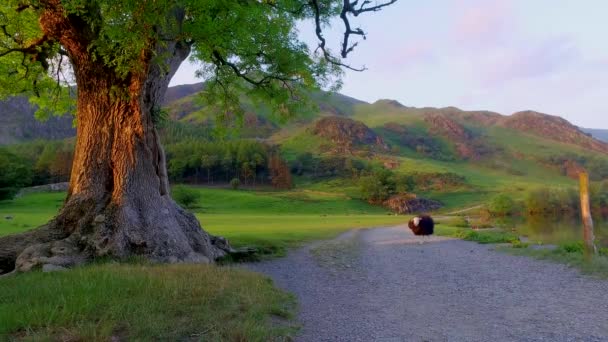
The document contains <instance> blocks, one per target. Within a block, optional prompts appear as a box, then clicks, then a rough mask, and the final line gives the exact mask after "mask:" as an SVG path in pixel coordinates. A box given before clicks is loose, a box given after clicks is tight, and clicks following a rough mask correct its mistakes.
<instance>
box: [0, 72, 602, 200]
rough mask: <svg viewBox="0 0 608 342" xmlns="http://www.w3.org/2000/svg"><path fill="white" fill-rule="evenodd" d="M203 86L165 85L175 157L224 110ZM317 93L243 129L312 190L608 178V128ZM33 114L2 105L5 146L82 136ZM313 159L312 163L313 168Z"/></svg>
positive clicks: (460, 194)
mask: <svg viewBox="0 0 608 342" xmlns="http://www.w3.org/2000/svg"><path fill="white" fill-rule="evenodd" d="M203 88H204V84H202V83H199V84H192V85H183V86H177V87H171V88H170V89H169V90H168V92H167V96H166V99H165V109H166V110H167V112H168V113H169V117H170V123H171V124H170V125H169V126H168V128H167V129H164V130H163V131H162V134H163V140H164V142H165V145H167V151H169V152H171V151H173V153H169V156H168V157H169V158H172V157H174V156H176V155H178V154H180V153H181V154H180V155H184V156H186V155H188V153H198V152H194V151H192V152H188V148H189V146H188V144H185V145H184V144H182V145H180V146H177V145H179V144H180V143H181V142H183V140H184V139H186V138H188V139H202V140H205V139H208V138H209V137H210V136H212V134H213V132H212V130H213V127H214V126H216V122H217V119H218V117H217V114H216V112H215V111H214V109H213V108H211V107H208V106H205V105H204V104H203V103H202V102H201V101H198V100H197V99H198V92H199V91H201V90H202V89H203ZM311 96H312V99H313V100H314V102H315V103H316V105H317V109H316V110H314V111H312V112H309V113H306V114H304V115H302V116H300V117H297V118H293V119H292V120H290V121H288V122H284V121H282V120H281V118H276V117H274V116H273V115H272V114H271V112H270V111H269V110H268V109H267V108H264V107H263V106H262V107H256V106H254V105H253V104H252V103H251V102H249V101H247V99H243V100H244V101H243V109H244V111H245V116H244V118H243V125H242V127H241V128H240V137H241V138H254V139H255V140H257V141H259V142H263V143H264V144H267V145H269V146H272V149H273V150H274V149H277V148H278V149H279V150H280V151H281V154H282V155H283V157H284V158H285V159H286V160H287V162H288V163H289V164H290V165H292V170H296V175H298V177H300V178H298V179H297V181H298V182H300V183H301V184H302V186H304V187H307V188H309V189H311V190H321V191H326V190H329V191H336V187H338V188H339V190H340V192H343V193H346V194H348V195H349V196H350V195H354V196H356V191H355V187H356V186H355V184H354V183H353V180H354V179H355V178H356V174H357V172H363V171H361V170H363V169H366V168H367V169H369V168H375V167H378V166H379V167H384V168H388V169H391V170H392V172H395V173H396V174H398V175H404V176H407V177H410V178H412V177H413V178H412V179H413V182H415V183H416V184H418V189H417V192H419V193H422V194H423V195H425V196H428V197H430V198H434V199H438V200H441V201H443V202H444V203H447V204H448V206H450V205H456V204H458V205H463V204H464V203H467V202H472V201H478V200H481V199H483V198H487V197H488V196H491V194H493V193H496V192H500V191H503V190H508V191H523V190H525V189H529V188H530V187H535V186H541V185H551V186H563V185H574V184H575V182H574V180H573V179H571V178H574V177H575V176H576V174H577V172H578V171H580V170H581V169H587V170H589V171H590V173H591V175H592V177H593V179H594V180H602V179H605V178H608V143H606V142H604V141H601V140H600V139H598V138H597V137H603V135H602V133H605V132H604V131H601V130H592V131H590V130H584V129H580V128H578V127H576V126H574V125H572V124H571V123H569V122H568V121H566V120H564V119H562V118H560V117H556V116H552V115H548V114H543V113H538V112H533V111H523V112H518V113H515V114H513V115H510V116H505V115H501V114H498V113H495V112H491V111H464V110H461V109H458V108H456V107H444V108H432V107H424V108H416V107H409V106H406V105H403V104H401V103H399V102H397V101H394V100H378V101H376V102H374V103H367V102H364V101H360V100H357V99H354V98H351V97H348V96H344V95H341V94H337V93H323V92H318V93H313V94H311ZM33 112H34V111H33V109H32V108H31V106H29V104H28V103H27V101H25V100H24V99H20V98H15V99H11V100H8V101H5V102H4V103H3V106H2V107H0V123H2V125H1V126H0V129H1V131H0V132H1V133H2V135H1V136H0V138H1V139H0V143H2V144H9V143H15V142H22V141H28V140H31V139H35V138H43V139H62V138H65V137H69V136H72V135H73V134H74V129H73V128H72V124H71V123H72V120H71V118H52V119H51V120H49V121H47V122H45V123H39V122H37V121H35V119H34V116H33ZM224 119H225V118H224ZM232 126H233V127H235V128H236V127H237V126H236V125H232ZM173 146H175V148H173ZM179 151H181V152H179ZM178 152H179V153H178ZM311 156H312V159H311ZM193 157H194V156H193ZM221 158H223V156H219V159H218V160H220V159H221ZM198 159H199V158H194V159H192V160H198ZM216 159H217V158H216ZM189 163H190V162H188V163H187V165H189ZM306 163H313V164H314V165H312V166H310V167H308V168H307V166H306V165H304V164H306ZM176 165H177V164H176ZM294 165H295V166H294ZM174 166H175V165H174ZM176 167H177V166H176ZM189 167H190V166H189ZM355 169H356V170H355ZM307 170H308V173H307ZM357 170H358V171H357ZM237 171H238V170H237ZM355 171H356V172H355ZM188 172H195V173H196V174H197V175H198V176H197V177H199V178H198V179H200V177H201V176H200V174H208V173H209V172H211V171H210V169H209V168H208V169H201V167H200V166H199V169H196V167H194V168H192V170H190V171H188ZM353 172H355V173H353ZM365 172H367V171H365ZM237 173H238V172H237ZM353 175H355V176H353ZM352 177H355V178H352ZM207 178H208V177H207ZM222 179H224V178H222ZM254 179H255V177H254ZM454 180H457V181H454ZM304 184H305V185H304Z"/></svg>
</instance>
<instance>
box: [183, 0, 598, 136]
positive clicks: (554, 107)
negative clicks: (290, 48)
mask: <svg viewBox="0 0 608 342" xmlns="http://www.w3.org/2000/svg"><path fill="white" fill-rule="evenodd" d="M355 22H356V23H357V24H360V26H361V27H363V28H364V29H365V30H366V31H367V33H368V39H367V40H365V41H362V42H361V43H360V44H359V47H358V49H357V50H355V52H353V53H352V54H351V57H349V59H348V60H347V61H348V62H349V63H350V64H352V65H354V66H360V65H365V66H366V67H367V68H368V70H367V71H365V72H362V73H357V72H350V71H349V72H347V73H346V76H345V78H344V87H343V88H342V90H341V92H342V93H343V94H346V95H349V96H352V97H355V98H358V99H362V100H365V101H368V102H373V101H376V100H378V99H382V98H390V99H396V100H398V101H399V102H401V103H403V104H404V105H407V106H416V107H424V106H432V107H445V106H456V107H459V108H462V109H486V110H492V111H496V112H499V113H502V114H511V113H513V112H516V111H520V110H527V109H532V110H536V111H540V112H544V113H548V114H554V115H560V116H562V117H564V118H566V119H568V120H570V121H572V122H573V123H575V124H577V125H580V126H584V127H593V128H608V38H607V36H608V1H607V0H426V1H411V0H399V1H398V2H397V3H396V4H394V5H393V6H391V7H389V8H387V9H386V10H384V11H381V12H377V13H372V14H369V15H367V16H365V18H356V19H354V20H353V23H355ZM338 24H339V23H336V25H335V26H334V27H333V28H332V29H328V32H327V33H326V36H327V38H328V39H329V40H330V42H329V43H330V44H331V47H332V48H333V49H335V50H337V49H339V44H340V41H339V39H340V36H339V35H340V34H341V32H340V29H341V28H340V27H339V26H338ZM300 32H301V36H302V38H303V39H304V40H305V41H307V42H314V40H313V38H314V35H313V33H314V31H313V29H312V26H311V25H310V24H308V23H305V24H303V25H301V27H300ZM195 69H196V67H195V66H193V65H191V64H189V63H184V65H183V66H182V67H181V68H180V70H179V71H178V74H177V75H176V76H175V78H174V79H173V81H172V85H176V84H184V83H194V82H200V80H197V79H196V78H195V77H194V70H195Z"/></svg>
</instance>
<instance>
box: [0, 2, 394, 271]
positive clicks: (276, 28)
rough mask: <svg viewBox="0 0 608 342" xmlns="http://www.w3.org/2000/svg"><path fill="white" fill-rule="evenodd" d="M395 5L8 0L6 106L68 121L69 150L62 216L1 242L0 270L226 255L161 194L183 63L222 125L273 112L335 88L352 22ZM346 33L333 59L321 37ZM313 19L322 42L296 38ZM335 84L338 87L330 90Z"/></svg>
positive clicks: (1, 19) (2, 32) (0, 10)
mask: <svg viewBox="0 0 608 342" xmlns="http://www.w3.org/2000/svg"><path fill="white" fill-rule="evenodd" d="M395 1H396V0H387V1H386V2H382V3H376V2H375V1H368V0H364V1H358V0H354V1H350V0H147V1H145V0H3V1H2V5H0V77H1V79H0V98H2V97H6V96H12V95H15V94H21V95H25V96H28V97H30V98H31V100H32V102H34V103H35V104H36V105H38V107H39V110H38V115H40V116H45V115H50V114H52V113H65V112H70V111H71V109H72V107H73V104H75V113H76V114H75V116H76V122H77V142H76V148H75V155H74V161H73V166H72V173H71V178H70V186H69V190H68V194H67V198H66V201H65V203H64V206H63V208H62V209H61V210H60V212H59V214H58V215H57V216H56V217H55V218H54V219H52V220H51V221H50V222H48V223H47V224H46V225H44V226H42V227H39V228H37V229H35V230H32V231H29V232H26V233H22V234H18V235H13V236H8V237H4V238H1V239H0V270H1V271H0V273H6V272H10V271H12V270H14V269H17V270H20V271H27V270H30V269H32V268H35V267H40V266H44V265H55V266H71V265H74V264H78V263H83V262H86V261H87V260H91V259H92V258H95V257H100V256H109V257H114V258H125V257H129V256H132V255H143V256H145V257H147V258H150V259H152V260H156V261H161V262H175V261H188V262H190V261H191V262H208V261H212V260H214V259H216V258H218V257H221V256H222V255H224V254H225V253H226V251H227V250H228V246H227V244H226V242H225V241H224V240H223V239H220V238H216V237H212V236H210V235H208V234H207V233H205V232H204V231H203V230H202V229H201V227H200V225H199V223H198V221H197V220H196V219H195V217H194V216H193V215H191V214H189V213H187V212H186V211H184V210H182V209H181V208H180V207H179V206H178V205H176V204H175V202H174V201H173V200H172V199H171V197H170V195H169V187H168V181H167V173H166V167H165V157H164V152H163V149H162V147H161V145H160V143H159V136H158V132H157V130H156V128H155V124H156V121H157V120H158V119H159V117H160V116H161V115H160V113H161V109H160V105H161V101H162V99H163V97H164V94H165V91H166V89H167V86H168V84H169V81H170V80H171V78H172V76H173V75H174V74H175V72H176V71H177V69H178V67H179V66H180V64H181V63H182V62H183V61H184V60H185V59H186V58H188V56H191V58H192V59H194V60H196V61H199V62H200V65H201V67H200V70H199V71H198V73H199V74H200V76H201V77H203V78H204V79H205V80H206V81H207V86H206V89H205V94H206V96H207V97H208V99H210V100H215V101H216V102H218V103H220V104H221V106H218V110H221V111H222V112H224V113H227V116H228V117H231V116H234V114H235V113H238V98H239V96H241V95H243V94H245V95H247V96H249V97H250V98H253V99H256V100H258V101H264V103H266V104H269V105H270V106H271V107H272V108H273V110H275V112H276V113H278V114H279V115H289V114H291V113H293V112H294V111H296V110H298V108H299V107H300V106H301V103H302V102H303V101H304V99H305V98H306V96H305V95H306V93H307V91H308V90H310V89H314V88H319V87H324V86H328V85H330V84H336V80H339V76H340V71H341V70H342V69H343V68H345V67H346V68H352V67H350V66H348V65H346V64H345V63H344V62H343V61H344V58H346V57H347V55H348V54H349V53H350V52H351V51H352V50H353V48H354V47H355V46H356V43H353V42H352V41H353V39H352V38H351V37H352V36H359V37H363V38H364V37H365V33H364V32H363V30H361V29H359V28H354V27H352V26H351V23H350V19H351V18H352V17H356V16H358V15H360V14H362V13H366V12H374V11H377V10H380V9H381V8H383V7H385V6H387V5H390V4H392V3H394V2H395ZM334 18H335V19H336V21H337V22H338V23H341V24H342V25H343V28H344V32H343V33H344V34H343V37H342V39H341V41H340V42H338V47H339V48H338V49H337V51H338V52H337V53H335V54H334V53H332V51H330V49H329V48H328V44H327V42H326V38H325V37H324V35H323V32H324V31H323V29H324V28H326V27H327V26H328V25H329V24H330V22H331V21H332V19H334ZM305 20H308V21H310V22H312V23H313V27H314V30H315V32H314V33H315V36H316V37H317V40H318V42H317V43H318V44H317V46H313V47H312V48H309V47H308V46H307V45H306V44H305V43H303V42H302V41H301V40H300V38H299V37H298V32H297V26H298V25H299V23H300V22H301V21H305ZM338 83H339V81H338Z"/></svg>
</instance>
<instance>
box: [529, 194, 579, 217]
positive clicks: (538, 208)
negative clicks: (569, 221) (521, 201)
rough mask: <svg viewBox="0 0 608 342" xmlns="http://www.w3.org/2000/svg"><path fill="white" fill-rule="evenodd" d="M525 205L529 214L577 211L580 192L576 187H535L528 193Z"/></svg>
mask: <svg viewBox="0 0 608 342" xmlns="http://www.w3.org/2000/svg"><path fill="white" fill-rule="evenodd" d="M525 207H526V211H527V213H528V214H540V215H543V214H561V213H571V214H572V213H576V212H578V210H579V198H578V192H577V191H576V190H574V189H551V188H539V189H535V190H532V191H530V192H529V193H528V194H527V196H526V200H525Z"/></svg>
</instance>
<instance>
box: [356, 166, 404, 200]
mask: <svg viewBox="0 0 608 342" xmlns="http://www.w3.org/2000/svg"><path fill="white" fill-rule="evenodd" d="M359 187H360V188H361V197H363V199H365V200H367V201H368V202H370V203H372V204H379V203H382V202H383V201H384V200H386V199H387V198H389V197H390V196H391V195H393V194H394V193H395V191H396V184H395V180H394V175H393V173H392V172H391V171H389V170H386V169H378V170H375V171H374V172H373V173H371V174H370V175H367V176H363V177H361V178H360V179H359Z"/></svg>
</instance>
